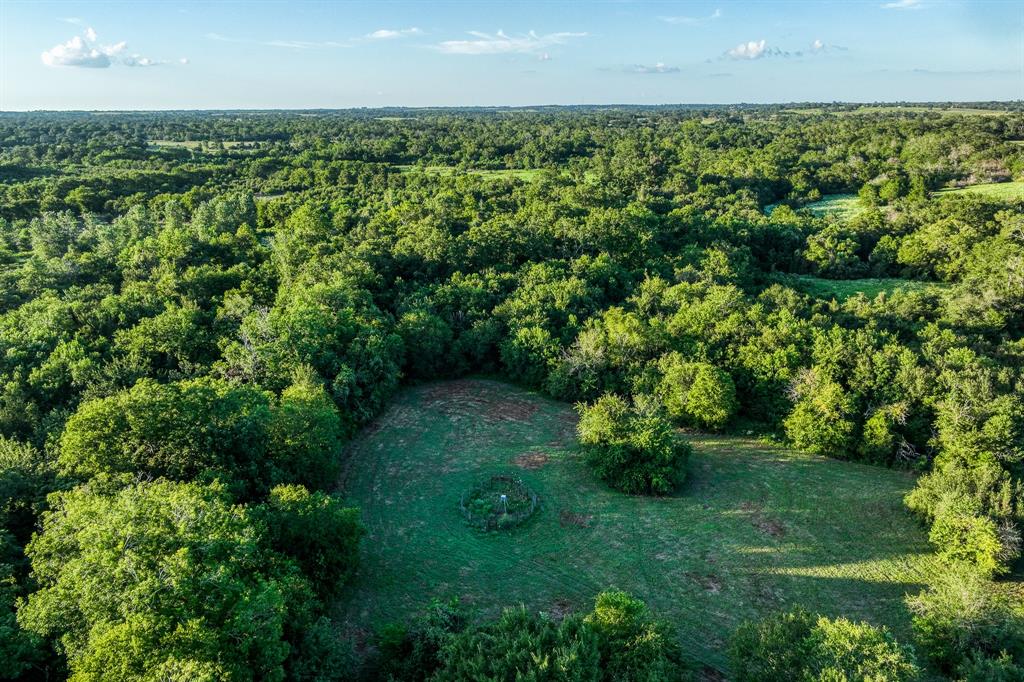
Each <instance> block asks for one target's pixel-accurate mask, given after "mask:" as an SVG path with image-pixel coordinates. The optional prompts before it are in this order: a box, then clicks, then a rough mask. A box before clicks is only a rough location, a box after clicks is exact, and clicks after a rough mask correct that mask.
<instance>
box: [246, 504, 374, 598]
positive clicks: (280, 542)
mask: <svg viewBox="0 0 1024 682" xmlns="http://www.w3.org/2000/svg"><path fill="white" fill-rule="evenodd" d="M258 515H259V517H260V518H262V519H263V521H264V522H265V523H266V525H267V537H268V539H269V541H270V546H271V547H272V548H273V549H274V550H275V551H277V552H279V553H281V554H284V555H286V556H289V557H291V558H293V559H294V560H295V561H296V563H297V564H298V565H299V568H300V569H302V572H303V574H304V575H305V576H306V577H307V578H308V579H309V581H310V583H312V585H313V587H314V589H315V590H316V593H317V594H319V595H332V594H336V593H337V592H338V590H340V589H341V588H342V587H343V586H344V585H345V583H346V581H347V580H348V579H349V578H350V577H351V576H352V575H353V574H354V573H355V571H356V568H357V567H358V565H359V541H360V540H361V539H362V537H363V535H364V534H365V532H366V531H365V530H364V529H363V525H362V523H361V522H360V520H359V510H358V509H357V508H355V507H346V506H345V505H344V503H343V502H342V501H341V499H340V498H338V497H336V496H334V495H329V494H327V493H322V492H312V493H311V492H309V491H308V490H306V489H305V488H303V487H302V486H300V485H280V486H277V487H276V488H273V489H272V490H271V491H270V498H269V499H268V500H267V502H266V503H265V504H264V505H263V506H262V507H261V508H260V511H259V512H258Z"/></svg>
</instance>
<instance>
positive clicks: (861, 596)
mask: <svg viewBox="0 0 1024 682" xmlns="http://www.w3.org/2000/svg"><path fill="white" fill-rule="evenodd" d="M574 433H575V417H574V412H573V410H572V408H571V407H570V406H568V405H565V404H562V403H558V402H554V401H551V400H548V399H545V398H543V397H540V396H539V395H537V394H535V393H531V392H528V391H525V390H522V389H519V388H516V387H513V386H509V385H507V384H503V383H500V382H496V381H489V380H477V379H473V380H461V381H453V382H444V383H435V384H428V385H424V386H420V387H416V388H412V389H408V390H405V391H403V392H402V393H401V394H399V395H398V396H397V398H396V399H395V400H394V401H393V403H392V404H391V406H390V407H389V408H388V409H387V410H386V412H385V413H384V414H383V415H382V416H381V417H380V418H379V419H378V420H377V421H376V422H374V423H373V424H372V425H370V426H369V427H368V428H367V429H366V430H365V431H364V432H363V433H362V434H360V435H359V437H358V438H356V440H355V441H354V442H353V443H352V445H351V447H350V449H349V452H348V456H349V459H348V461H347V464H346V467H347V471H346V473H345V475H344V476H343V477H342V483H341V486H340V488H341V491H342V493H343V494H344V496H345V498H346V499H347V500H348V501H349V502H351V503H353V504H356V505H359V506H360V507H362V510H363V518H364V521H365V523H366V526H367V529H368V531H369V536H368V538H367V539H366V540H365V541H364V543H363V550H362V557H363V558H362V565H361V568H360V571H359V573H358V575H357V577H356V578H355V580H354V583H353V585H352V586H351V587H350V588H348V589H347V590H346V594H345V595H344V596H343V597H342V598H341V599H340V600H339V602H338V604H337V605H336V607H335V608H336V615H337V616H338V617H339V618H341V619H342V620H343V621H345V622H346V626H347V627H348V628H349V629H350V630H351V631H352V632H354V633H360V632H362V633H364V634H365V633H369V632H370V631H371V630H372V629H373V628H374V627H376V626H379V625H381V624H384V623H387V622H396V621H405V620H407V619H408V618H410V617H411V616H413V615H414V614H416V613H417V612H418V611H420V610H421V609H422V608H423V607H425V606H426V605H427V604H428V603H429V602H430V600H431V599H433V598H439V599H448V598H451V597H458V598H459V599H460V600H461V601H462V603H464V604H466V605H467V606H469V607H471V608H472V609H473V610H474V612H475V613H476V614H477V615H478V616H479V617H481V618H489V617H493V616H494V615H496V614H497V613H498V612H499V610H500V609H501V608H502V607H504V606H508V605H513V604H517V603H523V604H525V605H526V606H527V607H528V608H530V609H534V610H538V611H549V612H550V611H562V610H565V609H567V608H571V609H588V608H589V607H590V606H591V604H592V600H593V598H594V596H595V594H597V592H599V591H600V590H602V589H604V588H607V587H609V586H616V587H619V588H621V589H625V590H628V591H630V592H632V593H634V594H636V595H637V596H639V597H641V598H642V599H644V600H645V601H646V602H647V603H648V604H649V605H650V606H651V608H652V609H653V610H654V611H655V612H656V613H657V614H658V615H660V616H661V617H664V618H666V619H668V620H669V621H671V622H672V623H674V624H675V625H676V626H677V628H678V631H679V636H680V638H681V640H682V643H683V644H684V646H685V647H686V650H687V651H688V652H690V653H691V654H693V655H694V656H696V657H697V659H698V660H699V661H700V662H701V663H703V664H705V665H708V666H711V667H713V668H716V669H724V668H725V666H726V658H725V654H724V651H723V650H724V647H725V646H726V642H727V638H728V637H729V634H730V633H731V632H732V631H733V629H734V628H735V627H736V626H737V625H738V624H739V623H740V622H741V621H743V620H744V619H748V618H757V617H759V616H763V615H765V614H767V613H769V612H771V611H773V610H776V609H781V608H786V607H789V606H791V605H793V604H798V603H799V604H804V605H806V606H807V607H808V608H810V609H813V610H817V611H821V612H823V613H826V614H830V615H833V616H838V615H845V616H848V617H851V618H854V619H864V620H869V621H871V622H873V623H880V624H886V625H888V626H890V627H892V628H894V630H895V631H896V633H897V634H898V635H899V636H901V637H904V638H906V637H907V636H908V632H907V628H908V623H909V616H908V613H907V611H906V609H905V608H904V605H903V597H904V595H905V594H907V593H916V592H917V591H919V590H920V589H921V586H922V583H924V581H925V580H926V578H928V577H929V576H930V575H934V574H935V573H936V572H938V571H939V570H940V568H939V564H938V562H937V560H936V559H935V558H934V556H933V554H932V553H931V552H930V549H929V546H928V543H927V541H926V538H925V533H924V531H923V530H922V528H921V527H920V526H919V525H918V523H917V522H916V521H915V520H914V519H913V518H912V517H911V516H910V515H909V514H908V513H907V512H906V511H905V510H904V508H903V505H902V498H903V495H904V494H905V493H906V492H907V491H908V490H909V489H910V488H911V487H912V485H913V482H914V481H913V477H912V476H910V475H909V474H906V473H901V472H897V471H891V470H887V469H883V468H877V467H870V466H864V465H859V464H854V463H849V462H841V461H837V460H829V459H825V458H821V457H815V456H811V455H806V454H802V453H798V452H794V451H791V450H787V449H784V448H779V447H774V446H768V445H763V444H761V443H758V442H757V441H754V440H750V439H743V438H736V437H725V436H706V435H701V436H692V437H690V440H691V442H692V443H693V445H694V447H695V449H696V450H695V454H694V457H693V458H692V459H691V461H690V464H689V478H688V481H687V483H686V484H685V485H684V486H683V487H682V488H681V489H680V490H679V491H678V493H677V494H676V495H675V496H672V497H666V498H644V497H631V496H627V495H623V494H620V493H617V492H615V491H612V490H610V489H609V488H607V487H606V486H605V485H604V484H603V483H601V482H600V481H599V480H597V479H596V478H595V477H594V475H593V474H592V472H591V471H590V469H589V468H588V467H587V466H586V465H585V464H584V463H583V462H582V461H581V457H580V454H579V452H578V449H577V444H576V440H575V436H574ZM517 459H518V462H517ZM521 465H528V466H529V467H530V468H522V466H521ZM509 471H512V472H515V473H516V474H517V475H518V476H520V477H521V478H522V479H523V480H524V482H525V483H526V484H527V485H529V486H530V487H531V488H532V489H533V490H534V491H536V492H537V493H538V495H539V496H540V499H541V502H540V505H541V508H540V510H539V511H538V512H536V513H535V514H534V516H533V517H531V518H530V519H529V520H528V521H527V522H526V523H525V524H524V525H522V526H520V527H518V528H515V529H513V530H511V531H507V532H492V533H487V532H483V531H479V530H476V529H473V528H470V527H469V526H468V525H467V523H466V521H465V520H464V519H463V517H462V516H461V514H460V511H459V498H460V495H461V494H462V493H463V492H464V491H466V490H468V489H469V488H471V487H472V485H473V484H474V483H476V482H477V481H479V480H480V478H481V476H483V475H488V474H492V473H496V472H509Z"/></svg>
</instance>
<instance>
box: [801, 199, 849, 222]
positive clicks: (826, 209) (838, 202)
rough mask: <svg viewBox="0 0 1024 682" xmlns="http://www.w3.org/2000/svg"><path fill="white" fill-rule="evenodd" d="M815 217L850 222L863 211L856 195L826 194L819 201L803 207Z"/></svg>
mask: <svg viewBox="0 0 1024 682" xmlns="http://www.w3.org/2000/svg"><path fill="white" fill-rule="evenodd" d="M804 208H806V209H807V210H809V211H810V212H811V213H813V214H814V215H816V216H835V217H837V218H839V219H840V220H850V219H851V218H854V217H856V216H857V215H858V214H859V213H860V212H861V211H863V210H864V205H863V204H861V203H860V200H859V199H858V198H857V195H856V194H826V195H825V196H823V197H822V198H821V199H820V200H819V201H815V202H812V203H810V204H807V205H806V206H804Z"/></svg>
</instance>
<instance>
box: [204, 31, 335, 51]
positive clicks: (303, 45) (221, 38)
mask: <svg viewBox="0 0 1024 682" xmlns="http://www.w3.org/2000/svg"><path fill="white" fill-rule="evenodd" d="M206 38H207V39H208V40H216V41H218V42H221V43H241V44H245V45H264V46H266V47H281V48H288V49H292V50H317V49H323V48H335V47H352V43H350V42H341V41H336V40H322V41H313V40H247V39H245V38H232V37H230V36H226V35H223V34H220V33H207V34H206Z"/></svg>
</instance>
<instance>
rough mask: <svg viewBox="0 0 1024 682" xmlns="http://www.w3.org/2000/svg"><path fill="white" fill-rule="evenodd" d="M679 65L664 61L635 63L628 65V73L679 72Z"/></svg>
mask: <svg viewBox="0 0 1024 682" xmlns="http://www.w3.org/2000/svg"><path fill="white" fill-rule="evenodd" d="M679 70H680V69H679V67H678V66H669V65H667V64H664V63H662V62H658V63H657V64H652V65H647V64H633V65H631V66H627V67H626V71H627V72H628V73H679Z"/></svg>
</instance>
